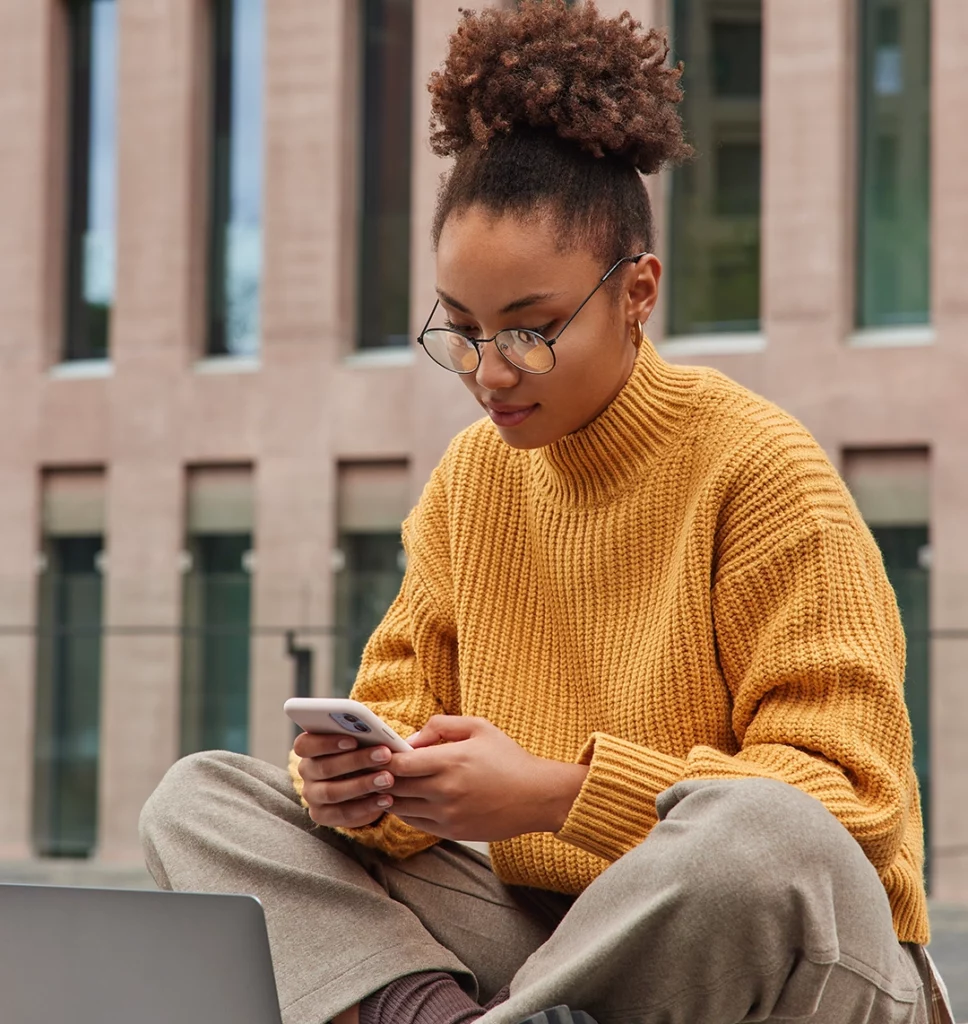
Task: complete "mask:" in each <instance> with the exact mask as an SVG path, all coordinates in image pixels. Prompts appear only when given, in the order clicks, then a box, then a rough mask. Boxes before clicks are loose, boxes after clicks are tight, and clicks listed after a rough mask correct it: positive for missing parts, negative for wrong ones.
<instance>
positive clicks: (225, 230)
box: [206, 0, 265, 355]
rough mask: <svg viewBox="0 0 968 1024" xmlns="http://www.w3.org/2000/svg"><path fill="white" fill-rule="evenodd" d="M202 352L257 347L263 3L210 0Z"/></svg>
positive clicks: (236, 352)
mask: <svg viewBox="0 0 968 1024" xmlns="http://www.w3.org/2000/svg"><path fill="white" fill-rule="evenodd" d="M212 12H213V31H212V45H213V56H212V67H213V78H212V178H211V192H210V203H211V211H210V236H209V327H208V341H207V346H206V348H207V352H208V354H209V355H255V354H256V353H257V352H258V351H259V309H260V302H259V300H260V289H261V279H262V164H263V145H262V139H263V116H262V105H263V50H264V35H265V32H264V28H265V26H264V21H265V11H264V0H212Z"/></svg>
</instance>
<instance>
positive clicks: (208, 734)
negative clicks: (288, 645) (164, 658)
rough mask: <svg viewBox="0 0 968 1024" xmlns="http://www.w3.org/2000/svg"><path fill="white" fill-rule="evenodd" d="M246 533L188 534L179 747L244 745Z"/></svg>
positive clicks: (242, 748) (243, 749)
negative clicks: (189, 563) (189, 562)
mask: <svg viewBox="0 0 968 1024" xmlns="http://www.w3.org/2000/svg"><path fill="white" fill-rule="evenodd" d="M251 548H252V536H251V534H247V533H239V534H199V535H196V536H194V537H192V538H191V541H190V547H189V551H190V554H191V558H192V567H191V569H190V571H189V572H188V574H187V576H186V579H185V595H184V622H185V636H184V642H183V647H182V657H183V663H182V701H181V723H182V726H181V752H182V754H190V753H193V752H194V751H196V750H233V751H235V752H236V753H239V754H244V753H247V752H248V745H249V634H250V629H251V605H252V583H251V576H250V574H249V572H248V571H247V567H246V558H247V552H249V551H250V550H251Z"/></svg>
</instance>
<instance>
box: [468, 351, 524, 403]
mask: <svg viewBox="0 0 968 1024" xmlns="http://www.w3.org/2000/svg"><path fill="white" fill-rule="evenodd" d="M520 376H521V371H520V370H519V369H518V368H517V367H516V366H512V365H511V364H510V363H509V362H508V361H507V360H506V359H505V358H504V356H502V355H501V353H500V352H498V350H497V342H496V341H489V342H487V343H486V344H484V345H481V365H480V366H478V368H477V375H476V378H475V379H476V380H477V383H478V385H479V386H480V387H482V388H484V390H485V391H500V390H502V389H503V388H510V387H514V385H515V384H517V382H518V379H519V378H520Z"/></svg>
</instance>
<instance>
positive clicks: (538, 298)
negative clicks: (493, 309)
mask: <svg viewBox="0 0 968 1024" xmlns="http://www.w3.org/2000/svg"><path fill="white" fill-rule="evenodd" d="M437 294H438V295H439V296H440V298H441V299H443V301H444V302H446V303H447V305H448V306H453V307H454V309H459V310H460V311H461V312H462V313H466V314H467V315H468V316H471V315H472V314H471V311H470V310H469V309H468V308H467V307H466V306H465V305H464V304H463V303H461V302H458V301H457V299H455V298H453V297H452V296H450V295H448V294H447V292H445V291H441V289H440V288H438V289H437ZM557 298H559V294H558V293H556V292H532V294H531V295H525V296H523V297H522V298H520V299H515V300H514V301H513V302H509V303H508V304H507V305H506V306H503V307H502V308H501V310H500V312H501V314H502V315H504V314H505V313H514V312H515V311H516V310H519V309H524V308H525V307H526V306H533V305H534V304H535V303H536V302H546V301H547V300H548V299H557Z"/></svg>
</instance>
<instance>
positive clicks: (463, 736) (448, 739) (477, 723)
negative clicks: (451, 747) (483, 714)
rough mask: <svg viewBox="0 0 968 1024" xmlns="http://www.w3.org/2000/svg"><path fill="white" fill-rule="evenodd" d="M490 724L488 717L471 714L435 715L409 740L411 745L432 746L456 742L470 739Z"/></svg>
mask: <svg viewBox="0 0 968 1024" xmlns="http://www.w3.org/2000/svg"><path fill="white" fill-rule="evenodd" d="M488 725H489V723H488V721H487V719H484V718H472V717H470V716H469V715H434V716H433V718H430V719H428V721H427V724H426V725H425V726H424V727H423V728H422V729H421V730H420V732H418V733H414V735H413V736H411V737H410V738H409V739H408V740H407V742H408V743H409V744H410V746H411V747H414V748H418V747H432V746H434V744H435V743H456V742H457V741H459V740H469V739H470V738H471V737H472V736H476V735H477V734H478V733H480V732H481V730H482V729H484V728H486V727H487V726H488Z"/></svg>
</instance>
